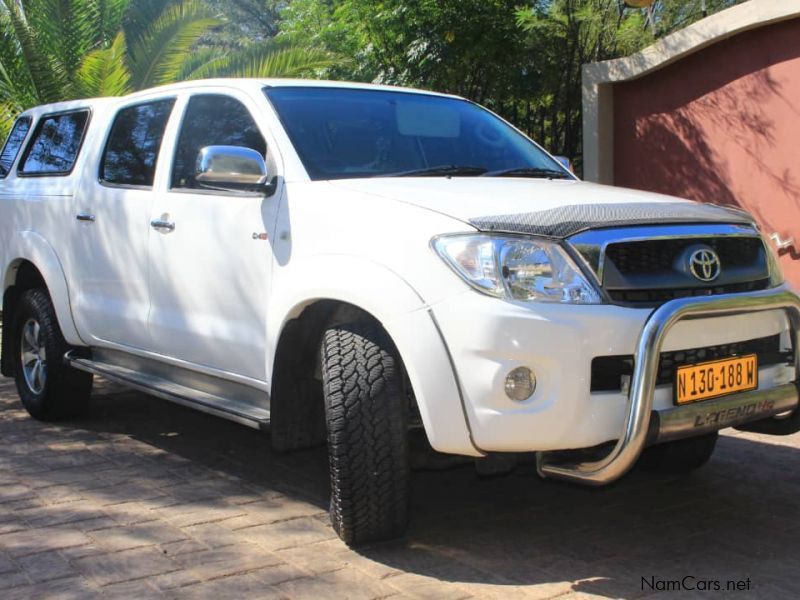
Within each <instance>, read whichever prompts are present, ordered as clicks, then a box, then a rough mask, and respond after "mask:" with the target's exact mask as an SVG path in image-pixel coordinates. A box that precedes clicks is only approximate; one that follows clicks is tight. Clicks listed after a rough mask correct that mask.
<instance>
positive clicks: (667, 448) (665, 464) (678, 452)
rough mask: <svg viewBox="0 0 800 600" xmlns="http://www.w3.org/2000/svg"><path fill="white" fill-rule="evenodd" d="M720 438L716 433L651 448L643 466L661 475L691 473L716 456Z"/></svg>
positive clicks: (647, 450)
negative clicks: (715, 451) (713, 455)
mask: <svg viewBox="0 0 800 600" xmlns="http://www.w3.org/2000/svg"><path fill="white" fill-rule="evenodd" d="M718 437H719V434H718V433H717V432H716V431H715V432H713V433H707V434H705V435H701V436H698V437H693V438H687V439H684V440H675V441H674V442H665V443H663V444H657V445H655V446H650V447H649V448H647V449H646V450H645V451H644V453H643V454H642V458H641V465H642V467H644V468H645V469H648V470H651V471H658V472H661V473H670V474H681V473H690V472H692V471H694V470H695V469H699V468H700V467H702V466H703V465H704V464H706V463H707V462H708V461H709V459H710V458H711V455H712V454H714V447H715V446H716V445H717V438H718Z"/></svg>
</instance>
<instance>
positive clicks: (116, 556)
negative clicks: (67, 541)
mask: <svg viewBox="0 0 800 600" xmlns="http://www.w3.org/2000/svg"><path fill="white" fill-rule="evenodd" d="M73 564H74V565H75V566H76V567H77V568H78V569H79V570H80V571H81V572H82V573H83V574H84V575H86V576H87V577H89V578H90V579H91V580H93V581H94V582H95V583H97V584H98V585H108V584H111V583H122V582H124V581H130V580H134V579H141V578H144V577H149V576H151V575H161V574H163V573H169V572H170V571H177V570H178V569H179V567H178V566H177V565H176V564H175V563H174V562H172V560H171V559H170V558H169V557H167V556H165V555H164V554H163V553H161V552H159V551H158V550H156V549H154V548H135V549H133V550H124V551H122V552H114V553H111V554H98V555H96V556H88V557H86V558H80V559H77V560H74V561H73Z"/></svg>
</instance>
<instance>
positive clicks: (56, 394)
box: [11, 289, 92, 421]
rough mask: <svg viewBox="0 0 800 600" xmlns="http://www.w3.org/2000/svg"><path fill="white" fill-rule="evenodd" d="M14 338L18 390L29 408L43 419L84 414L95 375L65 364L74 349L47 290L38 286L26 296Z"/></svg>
mask: <svg viewBox="0 0 800 600" xmlns="http://www.w3.org/2000/svg"><path fill="white" fill-rule="evenodd" d="M11 338H12V341H13V342H15V346H14V349H13V353H14V361H15V364H14V367H15V368H14V371H15V380H16V384H17V392H18V393H19V397H20V399H21V400H22V405H23V406H24V407H25V410H27V411H28V413H29V414H30V415H31V416H32V417H33V418H34V419H39V420H41V421H50V420H54V419H62V418H66V417H75V416H79V415H82V414H84V413H85V412H86V411H87V409H88V406H89V396H90V394H91V392H92V376H91V375H90V374H89V373H84V372H82V371H78V370H76V369H73V368H71V367H68V366H67V365H65V364H64V362H63V359H64V355H65V354H66V353H67V351H69V349H70V348H69V345H68V344H67V342H66V340H64V336H63V335H62V333H61V329H60V328H59V326H58V320H57V319H56V313H55V310H54V308H53V304H52V302H51V301H50V297H49V296H48V295H47V293H46V292H44V291H43V290H40V289H34V290H28V291H26V292H25V293H24V294H23V295H22V297H21V298H20V301H19V304H18V306H17V310H16V313H15V315H14V320H13V333H12V336H11Z"/></svg>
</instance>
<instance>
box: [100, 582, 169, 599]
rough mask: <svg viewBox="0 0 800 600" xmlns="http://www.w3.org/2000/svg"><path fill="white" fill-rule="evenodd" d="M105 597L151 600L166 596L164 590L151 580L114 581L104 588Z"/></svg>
mask: <svg viewBox="0 0 800 600" xmlns="http://www.w3.org/2000/svg"><path fill="white" fill-rule="evenodd" d="M103 598H120V599H121V600H129V599H130V598H136V600H149V599H150V598H165V595H164V592H162V591H161V590H159V589H158V588H156V587H155V586H153V585H152V584H151V583H150V582H149V581H143V580H138V581H126V582H124V583H112V584H111V585H107V586H105V587H104V588H103Z"/></svg>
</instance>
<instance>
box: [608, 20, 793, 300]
mask: <svg viewBox="0 0 800 600" xmlns="http://www.w3.org/2000/svg"><path fill="white" fill-rule="evenodd" d="M614 183H615V185H620V186H625V187H632V188H638V189H643V190H652V191H658V192H662V193H667V194H674V195H677V196H681V197H684V198H691V199H693V200H700V201H704V202H714V203H718V204H727V205H731V206H740V207H742V208H745V209H747V210H749V211H750V212H752V213H753V214H754V215H755V216H756V217H757V218H758V220H759V222H760V223H761V226H762V228H763V230H764V231H765V232H766V233H768V234H769V233H772V232H778V233H780V234H781V237H783V238H786V237H794V238H795V240H796V241H797V250H796V251H790V252H784V253H782V256H781V261H782V263H783V267H784V270H785V272H786V274H787V277H788V278H789V279H790V281H792V282H793V283H794V284H795V286H797V287H799V288H800V19H794V20H791V21H786V22H783V23H778V24H775V25H770V26H766V27H762V28H760V29H756V30H753V31H750V32H746V33H742V34H739V35H736V36H734V37H732V38H730V39H728V40H725V41H722V42H719V43H717V44H715V45H713V46H710V47H709V48H706V49H704V50H701V51H699V52H696V53H694V54H692V55H690V56H688V57H686V58H684V59H683V60H680V61H678V62H676V63H674V64H672V65H669V66H667V67H665V68H663V69H660V70H658V71H656V72H654V73H652V74H650V75H647V76H645V77H642V78H640V79H637V80H634V81H630V82H624V83H620V84H617V85H616V86H615V88H614Z"/></svg>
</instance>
